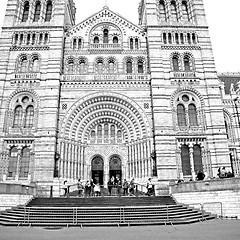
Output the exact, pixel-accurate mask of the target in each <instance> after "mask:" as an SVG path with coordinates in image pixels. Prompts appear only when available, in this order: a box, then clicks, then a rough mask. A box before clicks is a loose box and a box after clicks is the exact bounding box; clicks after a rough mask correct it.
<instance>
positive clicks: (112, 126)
mask: <svg viewBox="0 0 240 240" xmlns="http://www.w3.org/2000/svg"><path fill="white" fill-rule="evenodd" d="M110 134H111V139H114V138H115V126H114V125H111V133H110Z"/></svg>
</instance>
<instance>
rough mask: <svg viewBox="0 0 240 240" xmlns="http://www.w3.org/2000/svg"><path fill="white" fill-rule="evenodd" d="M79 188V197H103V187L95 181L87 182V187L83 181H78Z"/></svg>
mask: <svg viewBox="0 0 240 240" xmlns="http://www.w3.org/2000/svg"><path fill="white" fill-rule="evenodd" d="M77 188H78V196H79V197H83V196H84V195H85V196H86V197H91V196H95V197H100V196H101V187H100V185H99V183H98V182H94V181H93V179H91V180H87V182H86V183H85V185H84V184H83V182H82V181H81V179H78V182H77Z"/></svg>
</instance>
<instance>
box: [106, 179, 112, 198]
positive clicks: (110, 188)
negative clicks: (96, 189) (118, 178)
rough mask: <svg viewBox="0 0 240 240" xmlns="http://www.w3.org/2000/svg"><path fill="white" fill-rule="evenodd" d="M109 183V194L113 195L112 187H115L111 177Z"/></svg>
mask: <svg viewBox="0 0 240 240" xmlns="http://www.w3.org/2000/svg"><path fill="white" fill-rule="evenodd" d="M107 185H108V194H109V196H111V195H112V188H113V183H112V181H111V179H109V181H108V183H107Z"/></svg>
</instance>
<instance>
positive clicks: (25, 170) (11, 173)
mask: <svg viewBox="0 0 240 240" xmlns="http://www.w3.org/2000/svg"><path fill="white" fill-rule="evenodd" d="M19 154H20V157H18V155H19ZM30 156H31V155H30V149H29V148H28V147H24V148H22V149H21V152H20V153H19V152H18V148H17V147H12V148H11V149H10V152H9V162H8V177H9V178H13V179H14V178H15V176H16V175H18V176H19V178H27V177H28V174H29V167H30ZM18 166H19V169H18Z"/></svg>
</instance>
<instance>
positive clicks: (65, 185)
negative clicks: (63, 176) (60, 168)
mask: <svg viewBox="0 0 240 240" xmlns="http://www.w3.org/2000/svg"><path fill="white" fill-rule="evenodd" d="M63 190H64V196H65V197H66V196H67V194H68V186H67V180H65V181H64V182H63Z"/></svg>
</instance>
